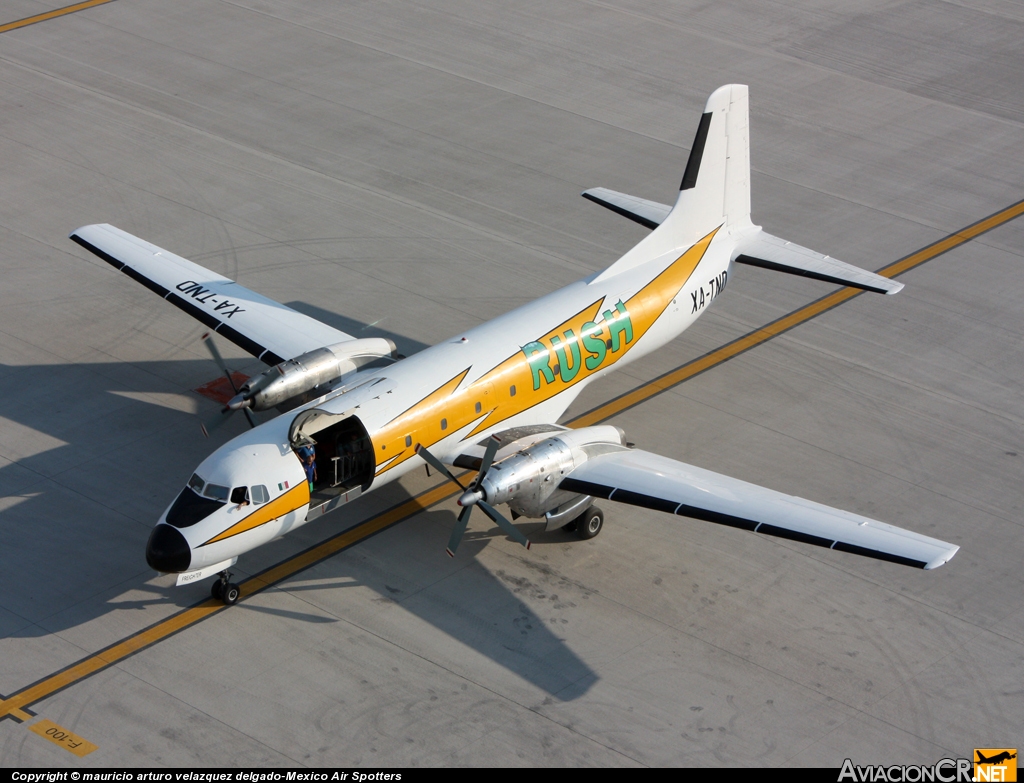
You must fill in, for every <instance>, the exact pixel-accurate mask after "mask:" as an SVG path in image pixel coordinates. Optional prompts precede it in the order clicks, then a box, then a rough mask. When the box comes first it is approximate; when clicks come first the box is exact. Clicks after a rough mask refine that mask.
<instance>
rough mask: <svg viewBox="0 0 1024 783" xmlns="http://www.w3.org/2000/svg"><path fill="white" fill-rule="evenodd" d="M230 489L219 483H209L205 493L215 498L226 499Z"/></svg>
mask: <svg viewBox="0 0 1024 783" xmlns="http://www.w3.org/2000/svg"><path fill="white" fill-rule="evenodd" d="M230 491H231V490H229V489H228V488H227V487H222V486H220V485H219V484H207V485H206V491H205V492H203V494H204V495H206V497H208V498H213V499H214V500H220V501H226V500H227V499H228V493H229V492H230Z"/></svg>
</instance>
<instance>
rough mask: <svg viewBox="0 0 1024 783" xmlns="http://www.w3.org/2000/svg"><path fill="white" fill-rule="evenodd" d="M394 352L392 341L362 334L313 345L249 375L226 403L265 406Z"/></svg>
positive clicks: (278, 403)
mask: <svg viewBox="0 0 1024 783" xmlns="http://www.w3.org/2000/svg"><path fill="white" fill-rule="evenodd" d="M394 353H395V344H394V343H393V342H391V340H388V339H385V338H382V337H365V338H362V339H359V340H348V341H347V342H343V343H335V344H334V345H328V346H325V347H323V348H317V349H315V350H312V351H308V352H307V353H304V354H302V355H301V356H296V357H295V358H294V359H289V360H288V361H286V362H281V363H280V364H278V365H276V366H274V367H271V368H270V369H269V370H266V371H265V372H262V373H260V374H259V375H256V376H254V377H252V378H250V379H249V380H247V381H246V382H245V384H243V386H242V388H240V389H239V390H238V395H237V396H235V397H233V398H232V399H231V400H230V401H229V402H228V407H229V408H231V409H233V410H238V409H239V408H251V409H252V410H254V411H264V410H268V409H270V408H273V407H275V406H277V405H280V404H281V403H283V402H287V401H288V400H291V399H294V398H295V397H298V396H300V395H302V394H305V393H307V392H310V391H312V390H313V389H317V388H319V387H322V386H325V385H327V384H329V383H331V382H333V381H336V380H338V379H339V378H343V377H344V376H346V375H350V374H351V373H354V372H355V371H356V370H358V369H359V368H360V367H362V366H364V365H366V364H369V363H370V362H372V361H375V360H376V359H382V358H384V357H391V356H393V355H394Z"/></svg>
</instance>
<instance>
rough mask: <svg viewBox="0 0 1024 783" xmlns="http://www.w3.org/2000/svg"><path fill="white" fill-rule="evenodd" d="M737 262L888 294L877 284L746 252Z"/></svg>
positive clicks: (739, 256)
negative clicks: (776, 261) (792, 265)
mask: <svg viewBox="0 0 1024 783" xmlns="http://www.w3.org/2000/svg"><path fill="white" fill-rule="evenodd" d="M734 260H735V261H736V263H737V264H746V265H747V266H757V267H760V268H761V269H770V270H772V271H773V272H785V273H786V274H787V275H799V276H800V277H809V278H811V279H812V280H822V281H824V282H826V283H835V284H837V285H845V286H849V287H850V288H860V289H861V290H863V291H871V292H873V293H876V294H886V293H888V291H886V290H885V289H884V288H878V287H877V286H873V285H867V284H865V283H854V282H851V281H849V280H844V279H843V278H841V277H833V276H832V275H826V274H822V273H820V272H811V271H808V270H806V269H794V268H793V267H791V266H785V265H783V264H777V263H775V262H774V261H766V260H765V259H763V258H756V257H754V256H748V255H746V254H742V253H741V254H740V255H738V256H736V258H735V259H734Z"/></svg>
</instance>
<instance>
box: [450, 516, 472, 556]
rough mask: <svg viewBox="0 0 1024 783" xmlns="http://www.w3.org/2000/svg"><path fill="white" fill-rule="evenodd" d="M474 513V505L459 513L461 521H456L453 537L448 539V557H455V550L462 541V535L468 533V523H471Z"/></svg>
mask: <svg viewBox="0 0 1024 783" xmlns="http://www.w3.org/2000/svg"><path fill="white" fill-rule="evenodd" d="M472 513H473V507H472V506H466V507H465V508H464V509H462V513H461V514H459V521H458V522H456V523H455V527H454V528H452V535H451V538H449V539H448V548H447V549H445V550H444V551H445V552H447V553H448V557H455V550H457V549H458V548H459V542H461V541H462V536H463V535H465V533H466V525H467V524H469V515H470V514H472Z"/></svg>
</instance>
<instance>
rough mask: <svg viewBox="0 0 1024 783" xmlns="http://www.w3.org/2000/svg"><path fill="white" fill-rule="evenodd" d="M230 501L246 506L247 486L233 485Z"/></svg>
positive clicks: (247, 500)
mask: <svg viewBox="0 0 1024 783" xmlns="http://www.w3.org/2000/svg"><path fill="white" fill-rule="evenodd" d="M231 502H232V503H235V504H237V505H239V506H247V505H248V504H249V488H248V487H235V488H234V489H233V490H231Z"/></svg>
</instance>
